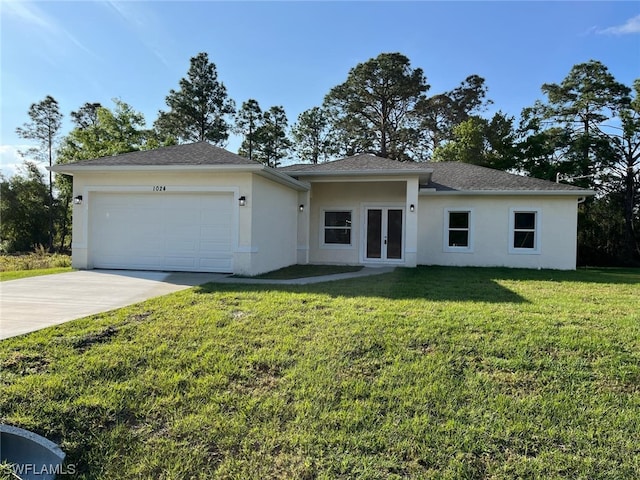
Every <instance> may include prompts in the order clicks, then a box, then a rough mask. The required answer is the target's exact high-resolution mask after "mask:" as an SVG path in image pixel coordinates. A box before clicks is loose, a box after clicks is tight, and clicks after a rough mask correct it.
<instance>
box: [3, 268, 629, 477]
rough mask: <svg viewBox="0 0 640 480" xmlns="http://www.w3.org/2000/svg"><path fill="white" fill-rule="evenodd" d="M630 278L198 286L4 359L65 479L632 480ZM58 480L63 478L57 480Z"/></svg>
mask: <svg viewBox="0 0 640 480" xmlns="http://www.w3.org/2000/svg"><path fill="white" fill-rule="evenodd" d="M639 293H640V271H637V270H623V269H611V270H586V271H585V270H581V271H577V272H554V271H523V270H505V269H473V268H461V269H454V268H417V269H398V270H396V271H395V272H393V273H390V274H385V275H382V276H376V277H370V278H361V279H353V280H348V281H339V282H330V283H323V284H316V285H311V286H304V287H303V286H274V285H270V286H268V287H265V286H260V285H233V284H208V285H205V286H202V287H199V288H195V289H191V290H186V291H182V292H179V293H176V294H172V295H169V296H166V297H161V298H156V299H152V300H149V301H146V302H144V303H140V304H138V305H135V306H131V307H128V308H124V309H120V310H116V311H112V312H109V313H105V314H101V315H97V316H93V317H89V318H86V319H82V320H77V321H74V322H70V323H67V324H64V325H60V326H56V327H52V328H49V329H46V330H43V331H40V332H35V333H32V334H29V335H26V336H23V337H18V338H13V339H9V340H6V341H3V342H1V343H0V421H1V422H6V423H9V424H13V425H17V426H20V427H22V428H26V429H29V430H33V431H35V432H37V433H39V434H41V435H44V436H45V437H48V438H50V439H52V440H54V441H56V442H59V443H60V444H61V446H62V448H63V450H64V451H65V452H67V459H66V461H67V462H68V464H73V465H74V467H75V471H76V474H75V476H73V478H74V479H75V478H81V479H101V478H139V479H182V478H189V479H192V478H193V479H195V478H203V479H204V478H220V479H262V478H301V479H305V478H306V479H311V478H318V479H347V478H362V479H405V478H408V479H429V478H433V479H436V478H437V479H484V478H490V479H513V478H545V479H561V478H562V479H564V478H571V479H590V480H591V479H612V480H613V479H616V480H617V479H634V478H640V456H639V455H638V452H639V451H640V441H639V440H638V438H639V436H638V434H639V431H640V313H639V312H640V296H639V295H638V294H639ZM63 478H64V477H63Z"/></svg>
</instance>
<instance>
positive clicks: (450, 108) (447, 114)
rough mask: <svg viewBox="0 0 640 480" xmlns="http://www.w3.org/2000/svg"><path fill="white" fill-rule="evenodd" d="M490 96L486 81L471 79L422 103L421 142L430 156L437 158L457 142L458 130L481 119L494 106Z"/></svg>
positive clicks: (477, 78) (419, 106)
mask: <svg viewBox="0 0 640 480" xmlns="http://www.w3.org/2000/svg"><path fill="white" fill-rule="evenodd" d="M486 96H487V87H486V85H485V80H484V78H482V77H480V76H479V75H470V76H468V77H467V78H466V79H465V80H464V81H463V82H461V83H460V85H458V86H457V87H456V88H454V89H453V90H451V91H448V92H445V93H441V94H438V95H434V96H432V97H429V98H423V99H421V100H420V102H419V104H418V107H417V109H418V111H419V116H420V129H421V131H422V135H423V138H422V139H421V142H422V143H423V144H424V147H423V148H424V150H425V151H426V152H427V154H435V151H436V149H438V147H444V146H446V145H447V144H448V142H450V141H453V140H455V139H456V134H455V128H456V127H457V126H459V125H460V124H462V123H463V122H466V121H468V120H470V119H471V118H472V117H473V118H481V117H479V115H478V114H479V113H481V112H482V111H483V110H485V109H486V108H487V106H488V105H490V104H491V103H493V102H492V101H491V100H488V99H486ZM472 121H473V120H472ZM485 136H486V135H485Z"/></svg>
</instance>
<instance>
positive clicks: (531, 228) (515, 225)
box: [509, 209, 540, 253]
mask: <svg viewBox="0 0 640 480" xmlns="http://www.w3.org/2000/svg"><path fill="white" fill-rule="evenodd" d="M539 217H540V212H539V211H538V210H515V209H511V218H510V219H509V223H510V228H509V230H510V243H509V251H510V252H511V253H539V251H540V239H539V236H540V228H539V225H538V224H539V221H540V219H539Z"/></svg>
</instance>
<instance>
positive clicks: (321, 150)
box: [291, 107, 337, 164]
mask: <svg viewBox="0 0 640 480" xmlns="http://www.w3.org/2000/svg"><path fill="white" fill-rule="evenodd" d="M330 120H331V118H330V115H329V112H327V110H326V109H323V108H320V107H313V108H310V109H309V110H305V111H304V112H302V113H301V114H300V115H298V121H297V122H296V124H295V125H294V126H293V127H292V128H291V135H292V136H293V140H294V143H293V145H294V147H293V148H294V150H295V152H296V154H297V155H298V157H299V158H300V160H302V161H303V162H310V163H313V164H317V163H318V161H320V160H322V161H324V162H326V161H328V160H329V159H330V158H331V157H333V156H334V155H335V154H336V153H337V149H336V147H335V135H333V130H332V127H331V124H330Z"/></svg>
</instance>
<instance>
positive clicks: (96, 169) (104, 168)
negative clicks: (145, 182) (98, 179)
mask: <svg viewBox="0 0 640 480" xmlns="http://www.w3.org/2000/svg"><path fill="white" fill-rule="evenodd" d="M46 168H47V169H48V170H51V171H52V172H55V173H64V174H67V175H73V174H75V173H84V172H88V173H117V172H142V171H144V172H174V171H177V170H180V171H187V172H212V171H224V172H257V171H260V170H262V169H263V168H264V166H263V165H260V164H258V163H256V164H255V165H78V164H75V165H64V164H58V165H53V166H52V167H46Z"/></svg>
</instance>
